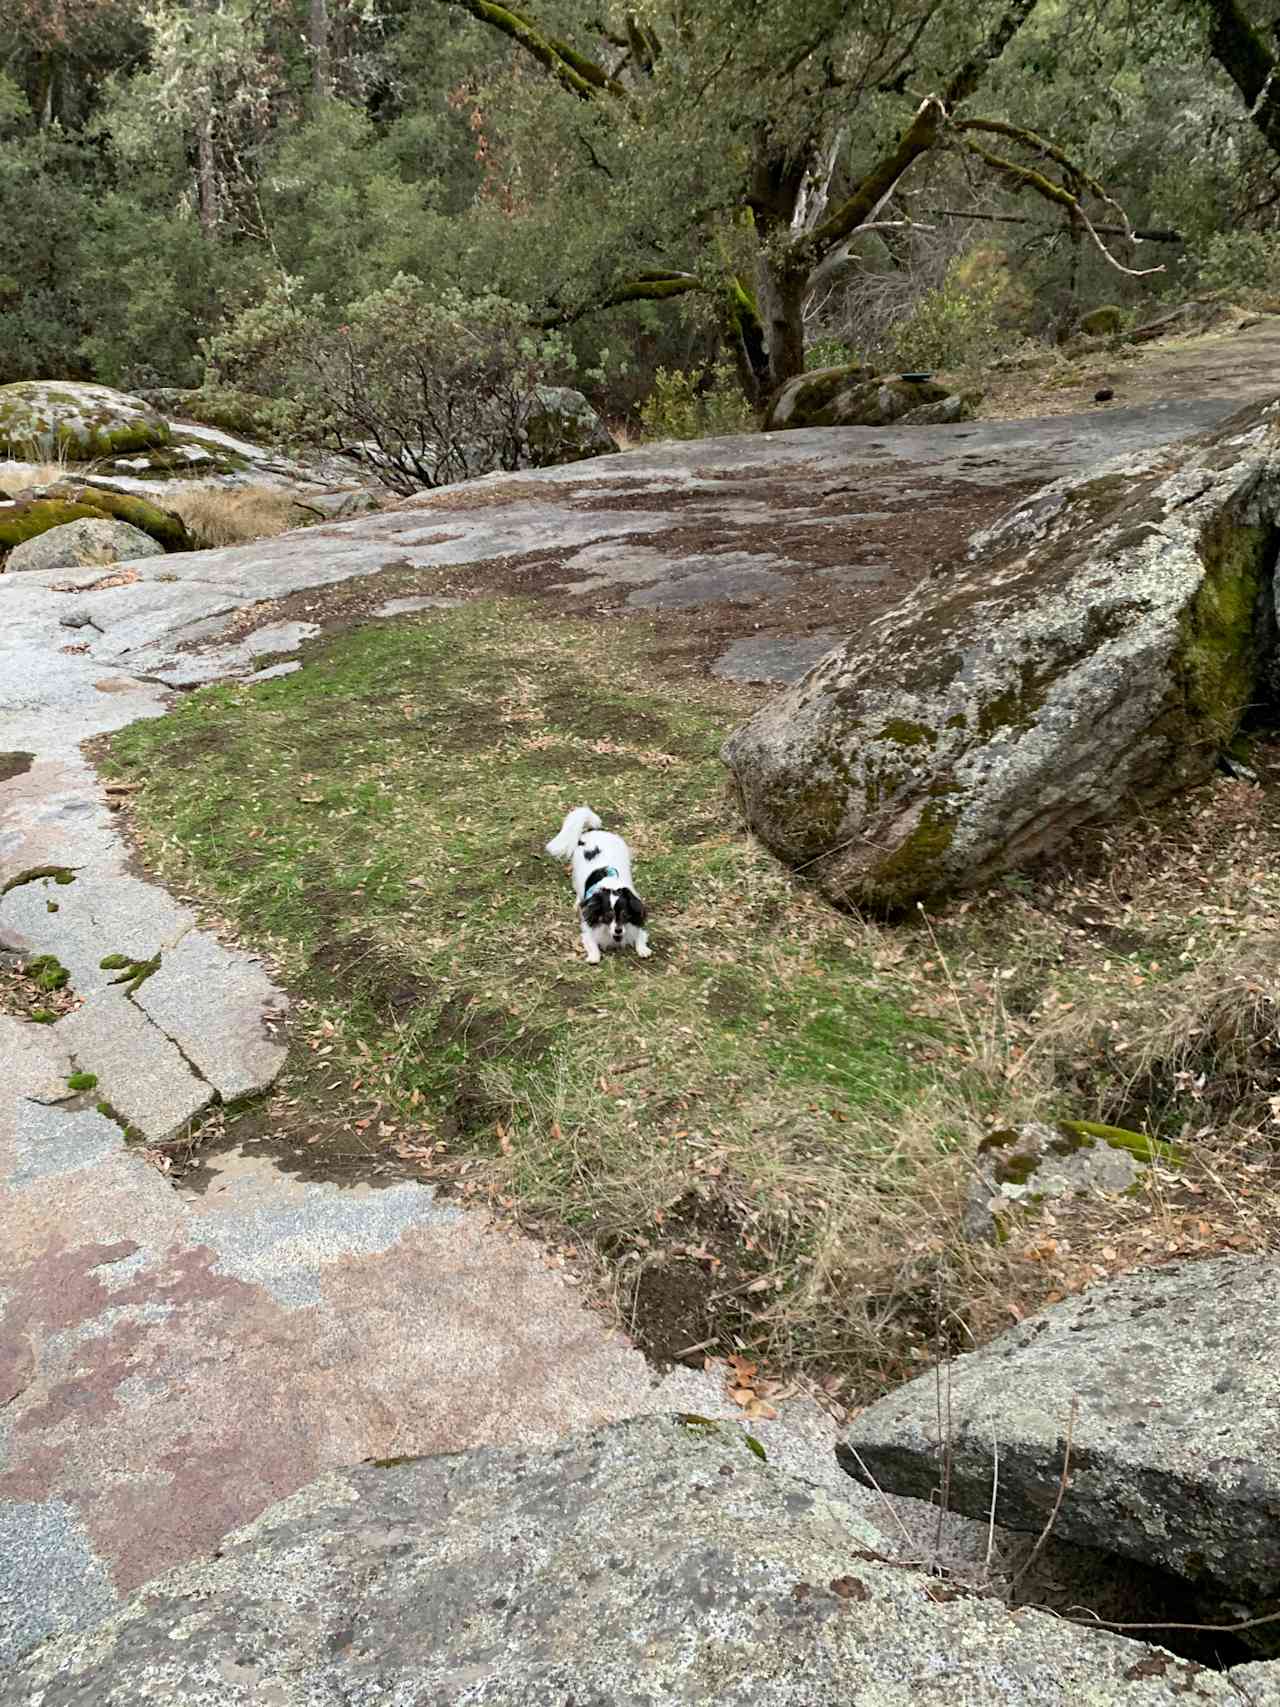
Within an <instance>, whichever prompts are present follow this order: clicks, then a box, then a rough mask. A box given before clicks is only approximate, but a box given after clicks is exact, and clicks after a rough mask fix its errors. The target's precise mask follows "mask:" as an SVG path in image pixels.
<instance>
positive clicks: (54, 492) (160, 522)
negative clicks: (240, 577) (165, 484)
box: [23, 480, 192, 551]
mask: <svg viewBox="0 0 1280 1707" xmlns="http://www.w3.org/2000/svg"><path fill="white" fill-rule="evenodd" d="M23 496H24V497H25V496H27V494H25V493H24V494H23ZM30 496H31V497H33V498H35V499H45V500H53V501H56V502H61V503H71V504H75V505H76V506H77V507H80V508H86V509H90V510H93V511H95V512H96V513H97V514H98V515H100V516H102V517H106V518H114V519H115V520H116V521H121V522H128V523H129V525H130V526H131V527H135V528H140V529H141V530H142V532H143V533H148V534H150V535H151V537H152V539H154V540H155V541H156V543H157V544H159V545H162V546H163V547H164V549H165V550H166V551H190V550H191V549H192V543H191V536H190V534H189V533H188V532H187V528H186V523H185V522H184V521H183V519H182V517H181V516H179V515H177V514H175V512H174V511H173V510H166V509H163V508H162V507H161V506H160V505H159V504H153V503H152V502H151V500H150V499H149V498H140V497H138V496H137V494H136V493H133V492H119V491H116V490H115V488H114V487H110V486H99V485H98V484H96V483H95V484H93V485H81V484H78V483H77V482H75V481H70V480H59V481H58V482H57V483H56V484H55V485H52V486H42V487H38V488H37V489H36V490H35V491H34V492H33V493H31V494H30Z"/></svg>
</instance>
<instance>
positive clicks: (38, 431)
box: [0, 379, 169, 462]
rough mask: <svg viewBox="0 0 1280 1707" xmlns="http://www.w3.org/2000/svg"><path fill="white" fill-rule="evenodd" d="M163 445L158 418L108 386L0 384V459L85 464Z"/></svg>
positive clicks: (164, 429) (165, 437)
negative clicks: (44, 460)
mask: <svg viewBox="0 0 1280 1707" xmlns="http://www.w3.org/2000/svg"><path fill="white" fill-rule="evenodd" d="M168 441H169V424H168V422H167V421H166V420H165V419H164V418H163V416H161V415H159V414H157V413H156V411H155V410H154V409H153V408H151V406H150V405H149V404H147V403H144V402H143V400H142V399H141V398H140V397H130V396H128V395H127V393H125V392H123V391H113V390H112V389H111V387H110V386H107V385H84V384H81V383H79V382H78V381H72V380H44V379H22V380H18V381H16V382H15V383H14V384H12V385H0V455H3V456H13V457H35V458H53V457H63V458H65V459H66V460H67V461H68V462H91V461H93V460H94V459H95V458H97V457H104V456H120V455H122V454H123V453H124V452H126V451H139V450H148V449H150V448H151V447H152V446H155V445H163V444H167V443H168Z"/></svg>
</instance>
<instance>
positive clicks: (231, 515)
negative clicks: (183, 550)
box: [164, 486, 320, 549]
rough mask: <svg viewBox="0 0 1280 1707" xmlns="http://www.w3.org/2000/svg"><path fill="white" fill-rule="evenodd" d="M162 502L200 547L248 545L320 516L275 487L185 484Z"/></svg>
mask: <svg viewBox="0 0 1280 1707" xmlns="http://www.w3.org/2000/svg"><path fill="white" fill-rule="evenodd" d="M164 501H165V507H166V509H170V510H173V511H174V512H175V513H176V514H177V515H179V516H181V517H182V519H183V521H184V522H185V523H186V524H187V532H188V533H189V534H190V535H191V539H192V542H193V544H194V545H195V546H196V547H197V548H200V549H205V548H209V547H214V546H222V545H248V544H249V543H251V541H253V540H255V539H271V538H274V536H275V535H276V534H280V533H288V532H289V531H290V530H291V529H292V528H298V527H305V526H306V525H307V524H308V523H309V522H314V521H316V520H318V519H320V518H318V517H317V515H316V512H315V511H314V510H310V509H308V508H307V507H306V505H305V504H302V503H299V502H298V501H297V500H296V499H294V498H293V497H291V496H290V495H289V493H287V492H282V491H281V490H280V489H279V487H278V486H230V487H228V486H188V487H184V488H181V489H179V490H178V491H176V492H170V493H166V494H165V500H164Z"/></svg>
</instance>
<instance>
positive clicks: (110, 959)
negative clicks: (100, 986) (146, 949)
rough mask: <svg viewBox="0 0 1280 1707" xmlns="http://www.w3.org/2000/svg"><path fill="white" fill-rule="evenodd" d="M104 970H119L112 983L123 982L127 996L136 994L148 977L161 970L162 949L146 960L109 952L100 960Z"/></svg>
mask: <svg viewBox="0 0 1280 1707" xmlns="http://www.w3.org/2000/svg"><path fill="white" fill-rule="evenodd" d="M98 968H99V970H100V971H102V972H118V973H119V977H117V978H112V979H111V983H113V984H123V985H124V993H125V995H126V996H136V995H137V993H138V991H139V990H140V989H141V988H142V986H143V985H144V984H145V983H146V981H147V979H148V978H150V977H152V976H153V974H155V973H156V972H158V971H159V970H160V950H159V949H157V950H156V952H155V953H154V954H153V955H151V956H150V957H149V958H148V959H146V960H133V959H131V958H130V957H129V956H128V955H127V954H108V955H104V956H103V958H102V959H101V960H100V961H99V962H98Z"/></svg>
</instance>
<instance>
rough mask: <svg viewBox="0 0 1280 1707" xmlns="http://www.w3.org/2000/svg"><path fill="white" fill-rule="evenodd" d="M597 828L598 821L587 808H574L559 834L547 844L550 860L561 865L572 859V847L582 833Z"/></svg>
mask: <svg viewBox="0 0 1280 1707" xmlns="http://www.w3.org/2000/svg"><path fill="white" fill-rule="evenodd" d="M599 828H600V820H599V819H598V818H597V817H596V815H595V813H594V812H593V811H592V810H591V808H590V807H589V806H575V807H574V809H573V811H572V812H570V813H569V814H568V815H567V816H566V818H565V821H564V823H563V824H561V826H560V834H559V835H558V836H556V837H555V838H554V839H553V840H552V841H549V842H548V843H547V852H548V853H549V854H550V855H551V857H552V859H558V860H559V861H560V863H561V864H562V865H563V864H564V863H565V862H566V861H567V860H569V859H571V858H572V857H573V850H574V847H575V845H576V843H577V840H578V837H579V836H580V835H581V834H582V832H583V831H584V830H598V829H599Z"/></svg>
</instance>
